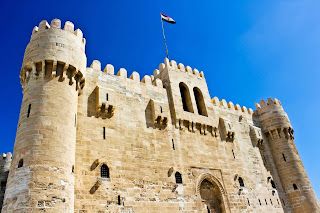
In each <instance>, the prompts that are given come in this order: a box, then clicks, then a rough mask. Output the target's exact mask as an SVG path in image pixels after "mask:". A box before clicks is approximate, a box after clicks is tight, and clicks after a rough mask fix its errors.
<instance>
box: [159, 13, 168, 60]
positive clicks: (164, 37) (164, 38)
mask: <svg viewBox="0 0 320 213" xmlns="http://www.w3.org/2000/svg"><path fill="white" fill-rule="evenodd" d="M160 17H161V14H160ZM161 24H162V33H163V40H164V45H165V46H166V52H167V58H168V59H169V53H168V47H167V41H166V36H165V35H164V28H163V20H162V17H161Z"/></svg>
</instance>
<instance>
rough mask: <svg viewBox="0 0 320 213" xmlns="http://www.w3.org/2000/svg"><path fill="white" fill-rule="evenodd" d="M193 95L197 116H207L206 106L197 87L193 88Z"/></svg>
mask: <svg viewBox="0 0 320 213" xmlns="http://www.w3.org/2000/svg"><path fill="white" fill-rule="evenodd" d="M193 94H194V98H195V100H196V104H197V109H198V114H199V115H203V116H208V114H207V110H206V105H205V103H204V99H203V95H202V93H201V90H200V89H199V88H197V87H195V88H193Z"/></svg>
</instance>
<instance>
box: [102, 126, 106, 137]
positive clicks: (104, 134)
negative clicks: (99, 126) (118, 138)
mask: <svg viewBox="0 0 320 213" xmlns="http://www.w3.org/2000/svg"><path fill="white" fill-rule="evenodd" d="M105 139H106V128H105V127H103V140H105Z"/></svg>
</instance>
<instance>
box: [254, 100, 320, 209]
mask: <svg viewBox="0 0 320 213" xmlns="http://www.w3.org/2000/svg"><path fill="white" fill-rule="evenodd" d="M256 107H257V110H256V111H255V113H254V117H255V118H256V119H257V121H258V122H259V123H260V125H261V127H262V131H263V132H264V134H265V135H266V136H267V138H268V142H269V146H270V149H271V153H272V156H273V159H274V162H275V165H276V168H277V170H278V173H279V176H280V180H281V184H282V186H283V189H284V191H285V193H286V194H287V195H288V197H289V202H290V206H291V207H292V209H293V212H297V213H298V212H299V213H301V212H308V213H314V212H320V207H319V202H318V200H317V197H316V195H315V192H314V190H313V188H312V186H311V183H310V181H309V178H308V176H307V173H306V171H305V169H304V167H303V164H302V161H301V159H300V156H299V154H298V151H297V148H296V146H295V144H294V141H293V139H294V137H293V128H292V126H291V123H290V120H289V118H288V115H287V114H286V112H285V111H284V110H283V108H282V105H281V103H280V101H278V100H277V99H274V100H272V99H271V98H269V99H268V100H267V103H266V102H265V101H264V100H261V101H260V104H257V103H256ZM284 205H285V204H284Z"/></svg>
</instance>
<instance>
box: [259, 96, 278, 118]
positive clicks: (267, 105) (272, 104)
mask: <svg viewBox="0 0 320 213" xmlns="http://www.w3.org/2000/svg"><path fill="white" fill-rule="evenodd" d="M255 106H256V112H257V114H262V113H264V112H267V111H270V110H274V109H279V110H283V108H282V105H281V102H280V101H279V100H278V99H276V98H275V99H273V100H272V98H268V99H267V102H266V101H265V100H261V101H260V104H258V103H255Z"/></svg>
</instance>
